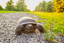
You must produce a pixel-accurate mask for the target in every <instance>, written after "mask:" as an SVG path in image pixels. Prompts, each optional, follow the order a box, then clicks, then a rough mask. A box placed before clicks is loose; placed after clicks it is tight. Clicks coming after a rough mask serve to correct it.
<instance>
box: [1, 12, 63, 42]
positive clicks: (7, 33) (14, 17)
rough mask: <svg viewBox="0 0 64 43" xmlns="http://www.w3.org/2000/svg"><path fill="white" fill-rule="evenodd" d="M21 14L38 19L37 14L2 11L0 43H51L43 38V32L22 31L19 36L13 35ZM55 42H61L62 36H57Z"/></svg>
mask: <svg viewBox="0 0 64 43" xmlns="http://www.w3.org/2000/svg"><path fill="white" fill-rule="evenodd" d="M23 16H29V17H33V18H34V19H35V20H39V18H38V16H36V15H31V14H26V13H2V14H0V43H51V42H49V41H46V40H44V39H45V34H40V33H39V31H38V30H37V32H35V33H31V34H25V33H23V34H22V35H20V36H16V35H15V29H16V25H17V21H18V20H19V18H21V17H23ZM38 33H39V34H38ZM56 39H57V43H63V41H64V37H61V36H59V37H57V38H56Z"/></svg>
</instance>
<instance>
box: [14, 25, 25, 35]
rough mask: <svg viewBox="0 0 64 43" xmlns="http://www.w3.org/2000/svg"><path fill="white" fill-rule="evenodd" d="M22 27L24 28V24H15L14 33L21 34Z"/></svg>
mask: <svg viewBox="0 0 64 43" xmlns="http://www.w3.org/2000/svg"><path fill="white" fill-rule="evenodd" d="M23 28H24V26H22V25H19V26H17V28H16V30H15V34H16V35H21V31H22V29H23Z"/></svg>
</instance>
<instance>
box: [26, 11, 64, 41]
mask: <svg viewBox="0 0 64 43" xmlns="http://www.w3.org/2000/svg"><path fill="white" fill-rule="evenodd" d="M27 14H34V15H37V16H39V18H40V20H38V21H37V22H41V23H42V24H44V25H43V27H44V29H45V30H46V39H47V40H51V41H53V40H54V38H55V34H57V35H60V36H64V13H48V12H46V13H42V12H27Z"/></svg>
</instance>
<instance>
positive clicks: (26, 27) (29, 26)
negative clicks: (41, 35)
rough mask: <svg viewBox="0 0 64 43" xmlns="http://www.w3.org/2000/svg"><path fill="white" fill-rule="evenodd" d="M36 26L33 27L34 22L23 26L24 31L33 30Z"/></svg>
mask: <svg viewBox="0 0 64 43" xmlns="http://www.w3.org/2000/svg"><path fill="white" fill-rule="evenodd" d="M35 29H36V28H35V25H34V24H26V26H25V29H24V30H25V32H29V33H30V32H33V31H34V30H35Z"/></svg>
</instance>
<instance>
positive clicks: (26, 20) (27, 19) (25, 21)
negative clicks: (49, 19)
mask: <svg viewBox="0 0 64 43" xmlns="http://www.w3.org/2000/svg"><path fill="white" fill-rule="evenodd" d="M29 23H30V24H37V23H36V21H35V20H34V19H32V18H31V17H22V18H20V19H19V20H18V22H17V24H19V25H24V24H29Z"/></svg>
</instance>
